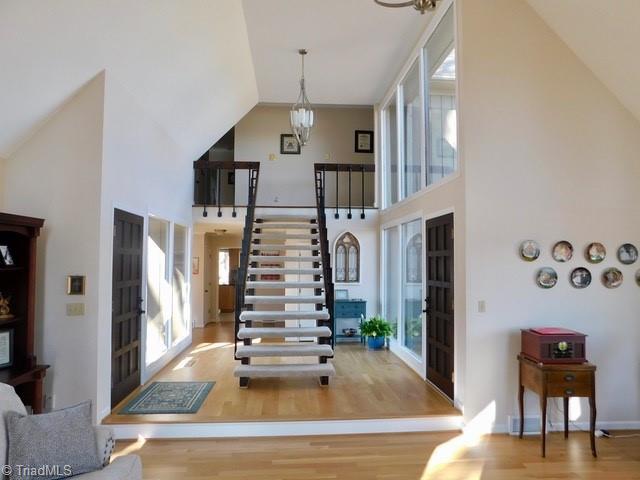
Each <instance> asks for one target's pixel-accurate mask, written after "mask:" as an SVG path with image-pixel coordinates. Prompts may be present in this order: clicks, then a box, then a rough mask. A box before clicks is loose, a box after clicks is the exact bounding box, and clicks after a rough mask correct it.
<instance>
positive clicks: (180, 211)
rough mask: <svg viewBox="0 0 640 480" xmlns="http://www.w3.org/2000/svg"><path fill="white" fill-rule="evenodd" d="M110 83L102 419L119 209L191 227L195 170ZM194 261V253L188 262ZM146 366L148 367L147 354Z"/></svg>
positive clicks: (103, 208) (103, 220)
mask: <svg viewBox="0 0 640 480" xmlns="http://www.w3.org/2000/svg"><path fill="white" fill-rule="evenodd" d="M106 79H107V80H106V87H105V107H104V118H105V120H104V153H103V155H104V159H103V164H102V172H101V173H102V197H101V204H100V283H101V285H104V287H103V288H101V289H100V318H99V322H98V338H99V339H100V341H99V344H98V347H99V349H98V369H97V378H98V404H97V406H98V410H97V411H98V414H99V415H104V414H106V413H108V411H109V410H110V405H109V399H110V390H111V344H110V342H109V341H105V339H110V338H111V288H109V287H108V286H110V285H111V273H112V258H113V253H112V249H113V210H114V208H119V209H122V210H125V211H128V212H131V213H134V214H137V215H140V216H142V217H144V218H145V220H146V219H148V216H149V215H154V216H157V217H159V218H162V219H164V220H168V221H170V222H176V223H179V224H181V225H183V226H186V227H190V226H191V203H192V195H193V171H192V169H191V165H190V160H193V159H192V158H190V157H189V156H188V155H187V154H186V153H185V151H184V150H183V149H182V148H181V147H179V146H178V144H177V143H176V142H174V141H173V139H172V138H171V136H170V135H169V133H168V132H166V131H165V130H164V129H163V128H162V127H161V126H160V125H158V124H157V123H156V122H155V121H154V120H153V119H152V118H151V117H150V116H149V113H148V112H147V111H146V110H145V109H144V108H142V107H141V106H140V105H139V104H138V102H137V101H136V99H135V98H134V97H133V96H132V95H131V94H130V93H129V92H128V91H127V89H126V88H124V87H123V86H122V85H121V84H120V82H119V81H118V80H117V79H116V78H114V76H113V75H111V74H109V73H107V75H106ZM145 225H146V222H145ZM145 231H146V227H145ZM190 257H191V255H190V254H189V253H188V254H187V258H190ZM189 265H190V262H189ZM144 271H146V269H145V270H144ZM145 290H146V289H145ZM187 311H190V308H188V309H187ZM189 323H190V322H189ZM144 331H145V328H144V317H143V332H144ZM143 338H144V333H143ZM188 343H190V336H189V337H187V339H185V340H184V341H183V342H181V344H180V346H178V347H177V348H174V349H172V350H170V351H169V352H168V353H167V354H165V355H164V356H163V357H162V358H161V359H160V360H158V361H157V362H155V363H154V364H153V365H151V366H149V367H147V368H143V372H142V381H143V382H144V381H146V380H147V379H148V378H149V377H150V376H151V375H152V374H153V373H154V372H155V371H158V370H159V369H160V368H161V367H162V366H163V365H164V364H166V363H167V362H168V361H169V360H170V359H171V358H172V357H173V356H174V355H175V354H177V353H178V351H179V350H180V348H184V346H186V345H188ZM142 360H143V362H142V364H143V365H145V361H144V360H145V356H144V352H143V355H142Z"/></svg>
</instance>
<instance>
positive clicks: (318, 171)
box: [314, 163, 336, 362]
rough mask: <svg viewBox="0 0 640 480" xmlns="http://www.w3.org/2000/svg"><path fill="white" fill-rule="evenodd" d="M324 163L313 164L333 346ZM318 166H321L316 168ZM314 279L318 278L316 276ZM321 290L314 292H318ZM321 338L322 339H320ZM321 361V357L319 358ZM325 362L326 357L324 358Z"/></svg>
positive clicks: (330, 272) (331, 290)
mask: <svg viewBox="0 0 640 480" xmlns="http://www.w3.org/2000/svg"><path fill="white" fill-rule="evenodd" d="M322 165H324V164H318V163H317V164H316V165H315V188H316V209H317V214H318V220H317V222H318V228H317V231H318V236H319V239H318V240H317V241H318V243H319V244H320V255H321V259H322V277H323V280H324V296H325V304H326V307H327V311H328V312H329V321H328V322H327V323H328V324H329V325H328V326H329V327H330V328H331V338H330V339H326V340H325V341H328V342H327V343H329V342H330V343H331V346H333V347H335V327H336V323H335V313H334V305H335V302H334V288H333V273H332V270H331V255H330V253H329V239H328V236H327V216H326V214H325V206H326V204H325V171H326V169H324V168H322ZM318 166H320V167H321V168H318ZM318 266H319V265H318V264H317V263H314V267H315V268H318ZM316 280H320V279H319V278H316ZM319 293H321V292H316V294H319ZM316 308H322V306H320V305H316ZM320 340H322V339H320ZM321 361H323V359H321ZM324 361H325V362H326V359H324Z"/></svg>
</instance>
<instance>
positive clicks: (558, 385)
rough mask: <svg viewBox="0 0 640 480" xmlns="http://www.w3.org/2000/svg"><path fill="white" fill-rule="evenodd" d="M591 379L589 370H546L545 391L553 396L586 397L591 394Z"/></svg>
mask: <svg viewBox="0 0 640 480" xmlns="http://www.w3.org/2000/svg"><path fill="white" fill-rule="evenodd" d="M592 379H593V375H592V373H591V372H583V371H571V370H564V371H561V372H547V392H548V395H549V396H554V397H588V396H589V395H591V388H592V384H591V382H592Z"/></svg>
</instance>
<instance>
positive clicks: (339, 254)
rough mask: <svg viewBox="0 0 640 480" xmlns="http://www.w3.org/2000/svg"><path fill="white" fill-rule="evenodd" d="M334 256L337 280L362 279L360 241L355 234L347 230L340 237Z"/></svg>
mask: <svg viewBox="0 0 640 480" xmlns="http://www.w3.org/2000/svg"><path fill="white" fill-rule="evenodd" d="M334 258H335V271H336V282H340V283H357V282H359V281H360V243H359V242H358V239H357V238H356V237H355V236H354V235H353V234H351V233H349V232H346V233H344V234H343V235H341V236H340V238H338V240H337V241H336V249H335V255H334Z"/></svg>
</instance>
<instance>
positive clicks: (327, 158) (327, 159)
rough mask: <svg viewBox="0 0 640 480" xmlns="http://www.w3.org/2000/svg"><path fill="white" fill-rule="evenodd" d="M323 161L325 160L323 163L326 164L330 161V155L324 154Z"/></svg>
mask: <svg viewBox="0 0 640 480" xmlns="http://www.w3.org/2000/svg"><path fill="white" fill-rule="evenodd" d="M324 159H325V161H327V162H328V161H329V160H331V154H330V153H325V154H324Z"/></svg>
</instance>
